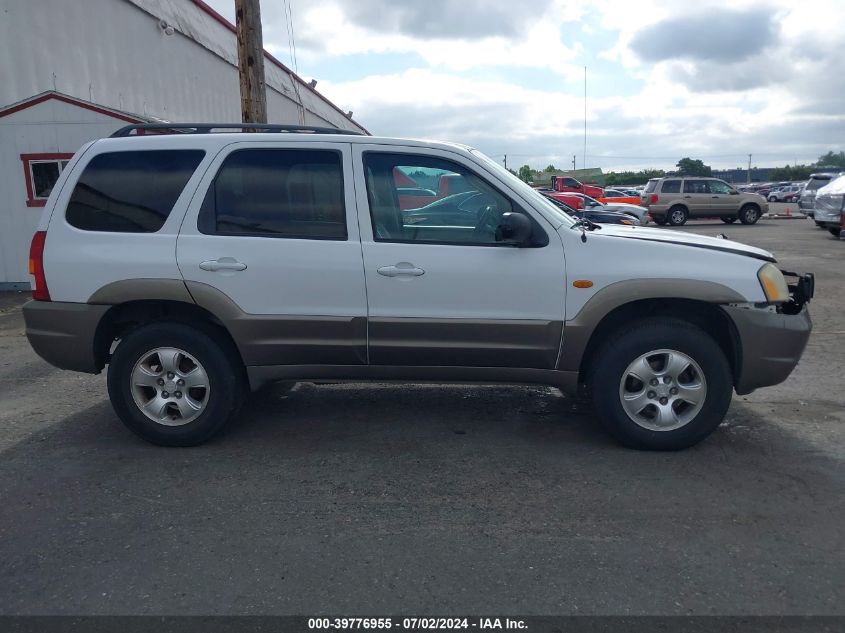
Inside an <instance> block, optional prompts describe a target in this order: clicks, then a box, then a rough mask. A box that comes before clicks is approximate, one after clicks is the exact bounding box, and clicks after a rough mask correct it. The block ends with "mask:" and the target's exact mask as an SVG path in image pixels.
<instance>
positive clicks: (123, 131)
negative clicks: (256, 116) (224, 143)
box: [109, 123, 362, 138]
mask: <svg viewBox="0 0 845 633" xmlns="http://www.w3.org/2000/svg"><path fill="white" fill-rule="evenodd" d="M218 129H224V130H239V131H241V132H246V131H259V132H287V133H298V134H354V135H355V136H362V134H361V133H360V132H353V131H352V130H341V129H339V128H333V127H317V126H312V125H279V124H276V123H138V124H134V125H127V126H125V127H122V128H120V129H119V130H117V131H116V132H115V133H114V134H112V135H111V136H110V137H109V138H122V137H126V136H144V135H145V134H146V132H147V131H151V132H152V133H153V134H211V133H212V132H211V131H212V130H218ZM133 131H134V132H135V134H132V132H133Z"/></svg>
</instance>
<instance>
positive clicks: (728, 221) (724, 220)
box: [720, 216, 736, 224]
mask: <svg viewBox="0 0 845 633" xmlns="http://www.w3.org/2000/svg"><path fill="white" fill-rule="evenodd" d="M720 219H721V220H722V222H724V223H725V224H733V223H734V222H736V217H735V216H731V217H729V218H726V217H724V216H723V217H722V218H720Z"/></svg>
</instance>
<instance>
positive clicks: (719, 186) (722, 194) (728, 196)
mask: <svg viewBox="0 0 845 633" xmlns="http://www.w3.org/2000/svg"><path fill="white" fill-rule="evenodd" d="M707 185H708V187H709V189H710V205H711V208H712V210H713V213H715V214H716V215H727V214H729V213H731V212H733V213H734V214H736V212H737V211H738V210H739V209H737V202H736V201H737V200H738V199H739V198H738V196H737V194H736V190H735V189H734V188H733V187H731V186H730V185H729V184H728V183H726V182H722V181H721V180H708V181H707Z"/></svg>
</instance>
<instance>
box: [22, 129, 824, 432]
mask: <svg viewBox="0 0 845 633" xmlns="http://www.w3.org/2000/svg"><path fill="white" fill-rule="evenodd" d="M144 127H146V128H148V129H146V130H144ZM162 127H170V128H171V129H170V130H169V131H170V132H181V133H171V134H161V133H160V132H162V129H161V128H162ZM177 127H178V129H176V128H177ZM223 127H230V128H231V127H234V128H237V129H238V130H239V131H238V132H237V133H206V132H210V131H211V130H210V129H206V128H215V129H216V128H223ZM242 127H243V126H240V125H235V126H219V125H213V126H209V125H196V124H191V125H189V124H184V125H181V124H180V125H179V126H173V125H170V126H163V125H148V126H129V127H128V128H126V129H124V130H121V131H119V132H118V133H116V134H115V136H117V138H109V139H102V140H98V141H95V142H93V143H90V144H88V145H86V146H85V147H83V148H82V149H81V150H80V151H79V152H78V153H77V154H76V156H75V157H74V158H73V160H72V161H71V162H70V163H69V164H68V166H67V168H66V169H64V170H62V174H61V177H60V179H59V182H58V183H57V184H56V186H55V188H54V189H53V192H52V193H51V195H50V199H49V201H48V203H47V205H46V207H45V208H44V213H43V216H42V218H41V223H40V226H39V228H38V232H37V233H36V235H35V237H34V238H33V242H32V248H31V253H30V270H31V272H32V275H33V277H34V285H33V295H34V301H31V302H29V303H27V304H26V306H25V307H24V316H25V318H26V325H27V336H28V337H29V340H30V342H31V344H32V346H33V347H34V348H35V350H36V352H38V354H40V355H41V356H42V357H43V358H45V359H46V360H47V361H49V362H50V363H52V364H54V365H55V366H57V367H60V368H63V369H70V370H75V371H83V372H91V373H98V372H100V371H101V370H102V369H103V368H104V367H105V366H106V365H108V388H109V395H110V397H111V401H112V403H113V406H114V408H115V411H116V412H117V414H118V415H119V416H120V418H121V419H122V420H123V421H124V422H125V423H126V425H127V426H128V427H129V428H130V429H132V430H133V431H135V432H136V433H138V434H139V435H141V436H142V437H144V438H146V439H147V440H149V441H151V442H154V443H157V444H163V445H178V446H185V445H193V444H197V443H200V442H202V441H204V440H206V439H208V438H210V437H211V436H212V435H214V434H215V433H216V432H217V431H219V430H220V429H221V428H222V427H223V425H224V424H225V423H226V422H227V420H229V419H230V418H232V416H234V415H235V413H236V412H237V410H238V408H239V404H240V403H241V401H242V399H243V397H244V396H245V395H246V394H247V393H248V392H249V391H250V390H255V389H258V388H259V387H261V386H262V385H264V384H266V383H268V382H271V381H296V380H324V379H331V380H350V381H361V380H399V381H434V382H500V383H502V382H503V383H540V384H546V385H553V386H555V387H558V388H560V389H561V390H563V391H564V392H567V393H575V392H576V391H577V390H578V389H579V387H580V386H584V387H585V390H586V392H587V393H591V394H592V398H593V400H594V402H595V408H596V411H597V413H598V417H599V418H600V419H601V421H602V422H603V423H604V424H605V426H606V427H607V429H608V430H609V431H610V432H611V433H612V434H613V435H614V436H615V437H616V438H617V439H619V440H620V441H621V442H623V443H624V444H626V445H629V446H634V447H639V448H648V449H678V448H683V447H687V446H690V445H692V444H695V443H696V442H698V441H700V440H701V439H703V438H704V437H706V436H707V435H708V434H709V433H710V432H711V431H713V430H714V429H715V428H716V427H717V426H718V425H719V422H720V421H721V420H722V418H723V417H724V415H725V412H726V411H727V409H728V405H729V403H730V400H731V394H732V391H733V390H736V392H737V393H739V394H746V393H749V392H751V391H752V390H754V389H756V388H758V387H762V386H766V385H773V384H776V383H778V382H781V381H782V380H784V379H786V377H787V376H788V375H789V373H790V372H791V371H792V369H793V367H794V366H795V365H796V363H797V362H798V359H799V357H800V356H801V353H802V351H803V349H804V346H805V344H806V342H807V339H808V337H809V333H810V328H811V323H810V318H809V315H808V312H807V308H806V305H805V304H806V303H807V301H808V300H809V299H810V297H811V296H812V293H813V279H812V275H809V274H808V275H802V276H797V275H796V278H797V279H796V282H795V283H794V284H793V285H790V286H788V285H787V282H786V280H785V278H784V274H783V273H782V272H781V271H780V270H778V268H777V267H776V266H775V259H774V258H773V257H772V255H771V254H770V253H767V252H766V251H764V250H760V249H758V248H753V247H750V246H745V245H742V244H738V243H735V242H731V241H727V240H724V239H715V238H707V237H701V236H696V235H691V234H684V233H676V232H666V231H661V230H652V229H646V228H641V227H626V226H621V225H619V226H616V225H605V226H602V227H599V226H597V225H594V224H592V223H590V222H586V221H584V222H578V221H575V220H573V219H572V218H570V217H569V216H568V215H567V214H565V213H563V212H561V211H560V210H559V209H558V208H557V207H556V206H555V205H554V204H552V203H550V202H548V201H547V200H546V199H545V198H544V197H543V196H542V195H540V194H538V193H537V192H535V191H534V190H533V189H532V188H531V187H529V186H528V185H526V184H525V183H523V182H522V181H520V180H519V179H518V178H516V177H514V176H513V175H511V174H510V173H509V172H508V171H507V170H505V169H503V168H502V167H501V166H500V165H499V164H498V163H497V162H495V161H493V160H491V159H489V158H487V157H486V156H484V155H483V154H481V153H479V152H478V151H476V150H474V149H471V148H469V147H465V146H461V145H455V144H449V143H436V142H426V141H410V140H401V139H392V138H374V137H367V136H355V135H352V134H344V133H338V132H339V131H336V130H333V131H331V132H335V133H325V132H326V130H320V129H312V128H288V127H284V126H255V125H250V126H249V127H250V128H253V127H256V128H257V127H263V128H264V129H265V131H263V132H249V133H244V132H241V131H240V129H241V128H242ZM149 128H152V129H149ZM139 130H143V131H145V132H146V133H145V134H139V133H138V132H139ZM151 132H156V133H157V134H152V133H151ZM446 183H448V187H447V186H446ZM420 190H425V191H427V192H429V193H430V194H431V195H426V196H425V197H421V196H420V195H419V191H420ZM666 262H671V266H667V265H666ZM791 274H792V273H787V275H791Z"/></svg>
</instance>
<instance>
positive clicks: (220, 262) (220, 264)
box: [200, 257, 246, 272]
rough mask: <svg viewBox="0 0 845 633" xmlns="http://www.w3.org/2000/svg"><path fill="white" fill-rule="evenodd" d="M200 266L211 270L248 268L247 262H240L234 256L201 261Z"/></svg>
mask: <svg viewBox="0 0 845 633" xmlns="http://www.w3.org/2000/svg"><path fill="white" fill-rule="evenodd" d="M200 268H202V269H203V270H209V271H211V272H216V271H218V270H246V264H244V263H243V262H239V261H238V260H237V259H235V258H234V257H221V258H220V259H209V260H206V261H204V262H202V263H200Z"/></svg>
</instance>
